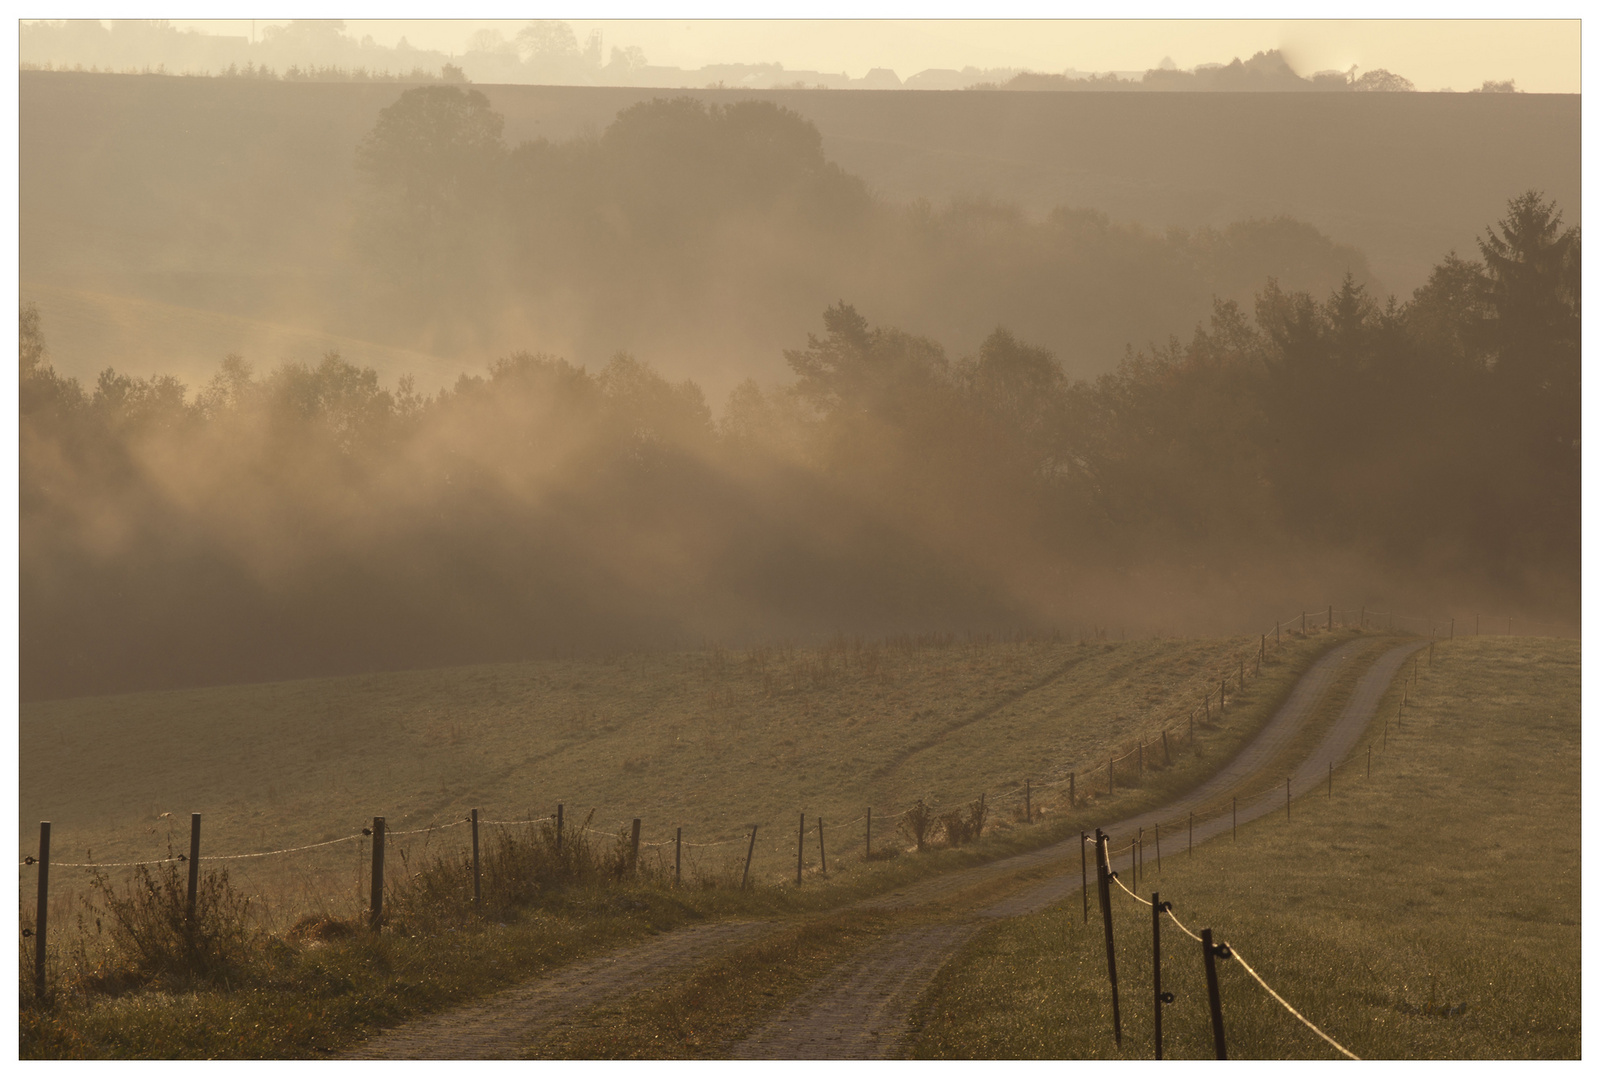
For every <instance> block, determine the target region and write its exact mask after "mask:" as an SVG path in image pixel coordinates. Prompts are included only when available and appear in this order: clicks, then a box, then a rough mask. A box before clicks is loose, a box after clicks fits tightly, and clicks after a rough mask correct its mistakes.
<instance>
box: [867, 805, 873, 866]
mask: <svg viewBox="0 0 1601 1080" xmlns="http://www.w3.org/2000/svg"><path fill="white" fill-rule="evenodd" d="M867 857H868V858H869V859H871V858H872V857H873V808H872V807H871V806H869V807H868V808H867Z"/></svg>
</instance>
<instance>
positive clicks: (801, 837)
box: [795, 810, 806, 885]
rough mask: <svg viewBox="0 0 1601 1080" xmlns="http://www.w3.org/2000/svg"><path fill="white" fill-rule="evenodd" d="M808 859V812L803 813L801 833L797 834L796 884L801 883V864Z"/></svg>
mask: <svg viewBox="0 0 1601 1080" xmlns="http://www.w3.org/2000/svg"><path fill="white" fill-rule="evenodd" d="M805 858H806V811H804V810H802V811H801V816H800V831H799V832H797V833H796V834H795V884H797V885H799V884H800V883H801V864H802V863H803V862H804V860H805Z"/></svg>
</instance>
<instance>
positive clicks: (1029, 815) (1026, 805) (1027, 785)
mask: <svg viewBox="0 0 1601 1080" xmlns="http://www.w3.org/2000/svg"><path fill="white" fill-rule="evenodd" d="M1023 822H1024V823H1025V824H1027V825H1032V824H1034V782H1033V781H1032V780H1024V781H1023Z"/></svg>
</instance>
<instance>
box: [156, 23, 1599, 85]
mask: <svg viewBox="0 0 1601 1080" xmlns="http://www.w3.org/2000/svg"><path fill="white" fill-rule="evenodd" d="M356 6H357V7H358V8H367V9H369V10H373V9H374V6H373V5H366V4H358V5H356ZM537 6H538V5H535V7H537ZM686 6H687V7H689V8H691V9H693V10H707V5H704V4H702V5H678V6H677V8H676V9H677V10H685V8H686ZM712 7H713V8H714V9H715V8H716V7H717V5H712ZM396 9H397V5H393V4H392V5H389V6H388V7H387V8H384V9H383V10H386V11H395V10H396ZM662 9H663V6H662V5H659V4H658V5H648V4H638V3H636V4H633V5H612V6H611V7H610V8H609V9H608V10H621V11H624V12H633V13H638V12H640V11H642V10H643V11H646V12H648V11H650V10H662ZM941 9H944V10H949V8H948V6H944V5H936V4H934V3H925V4H922V5H919V6H917V7H909V6H907V5H890V6H889V9H888V10H889V12H890V13H894V11H895V10H919V11H925V12H927V11H938V10H941ZM586 10H588V11H594V10H596V6H595V5H591V6H589V7H588V8H587V9H586ZM723 10H742V11H749V10H751V7H750V6H749V5H744V6H741V7H739V8H733V9H729V8H727V7H723ZM808 10H816V11H818V12H820V13H830V14H832V13H836V12H834V11H831V10H830V8H829V6H828V5H826V4H825V5H814V6H812V7H809V8H808ZM876 10H877V11H878V12H880V13H882V12H884V11H885V10H886V9H885V8H883V7H880V8H878V9H876ZM1035 10H1037V9H1035ZM1099 10H1107V7H1105V6H1102V7H1100V8H1099ZM1281 10H1282V9H1281ZM1457 10H1462V9H1461V8H1458V9H1457ZM1502 10H1505V5H1502ZM522 11H524V12H526V14H524V15H521V17H519V18H515V19H505V20H488V19H471V20H468V19H433V20H429V19H350V20H347V21H348V23H349V30H350V32H351V33H353V34H355V35H356V36H357V37H360V36H362V35H364V34H370V35H372V37H373V39H374V40H376V41H377V42H379V43H380V44H384V45H393V44H395V42H397V41H399V40H400V38H401V37H402V36H404V37H406V38H407V39H408V40H409V41H410V42H411V44H412V45H415V46H417V47H419V48H431V49H438V50H441V51H444V52H452V51H456V52H459V51H461V49H462V47H463V45H464V43H465V42H466V40H467V38H468V36H469V35H471V34H472V33H473V32H474V31H476V30H479V29H484V28H490V27H493V28H497V29H499V30H501V31H502V32H503V33H504V34H505V35H506V36H507V37H508V38H509V37H512V36H513V35H515V33H516V32H517V30H518V29H519V28H520V27H521V26H523V25H524V23H525V22H526V21H527V19H528V18H529V17H533V16H539V15H542V16H545V17H560V16H562V15H563V14H564V13H565V14H571V9H570V8H569V9H556V10H553V11H552V10H546V11H539V10H529V9H528V7H526V6H524V7H523V8H522ZM173 21H174V22H175V23H177V24H178V25H180V26H194V27H197V28H203V29H206V30H208V31H212V32H221V33H238V34H245V33H248V32H249V29H250V23H249V21H248V20H219V19H209V20H177V19H175V20H173ZM567 21H568V22H569V23H571V24H572V26H573V28H574V30H576V31H577V33H578V36H579V38H580V40H582V39H583V38H584V37H585V36H586V35H587V34H588V33H589V31H590V30H591V29H599V30H601V32H602V33H603V35H604V39H605V44H606V47H607V50H608V52H609V50H610V48H611V47H612V46H614V45H617V46H627V45H638V46H639V47H640V48H642V49H643V50H644V51H645V55H646V56H647V57H648V58H649V60H650V62H651V63H653V64H663V65H669V66H673V67H683V68H698V67H701V66H703V65H705V64H709V63H719V62H721V63H728V62H764V61H777V62H779V63H782V64H783V65H784V66H785V67H786V68H791V69H798V70H817V71H829V72H840V71H843V72H846V73H847V74H849V75H851V76H853V77H854V76H860V75H862V74H865V73H866V71H867V69H869V68H872V67H888V68H893V69H894V70H895V71H896V73H898V74H899V75H900V76H901V78H903V79H904V78H906V77H908V76H910V75H913V74H916V73H917V72H919V71H922V70H924V69H925V68H961V67H966V66H968V65H972V66H975V67H1022V68H1030V69H1033V70H1037V71H1061V70H1064V69H1066V68H1076V69H1078V70H1081V71H1143V70H1145V69H1146V68H1151V67H1155V66H1157V65H1158V64H1159V63H1160V62H1161V61H1162V59H1163V58H1164V57H1171V58H1172V59H1173V61H1174V62H1175V63H1176V64H1177V65H1178V66H1179V67H1181V68H1189V67H1193V66H1195V65H1196V64H1201V63H1227V62H1228V61H1229V60H1231V59H1233V58H1234V57H1236V56H1239V57H1241V58H1245V57H1249V56H1250V55H1251V54H1252V53H1254V52H1257V51H1260V50H1264V49H1274V48H1277V49H1282V50H1283V51H1284V52H1285V54H1286V56H1287V57H1288V58H1289V60H1290V63H1291V65H1292V66H1293V67H1295V68H1296V70H1297V71H1299V72H1301V73H1302V74H1310V73H1311V72H1313V71H1317V70H1322V69H1327V68H1335V69H1339V70H1346V69H1348V68H1350V67H1351V66H1352V65H1353V64H1354V65H1356V66H1357V67H1358V68H1360V69H1361V70H1363V71H1367V70H1371V69H1373V68H1387V69H1389V70H1391V71H1393V72H1395V73H1397V74H1400V75H1404V76H1406V77H1407V78H1409V79H1411V80H1412V81H1413V82H1414V83H1415V84H1417V87H1418V89H1420V90H1439V89H1444V88H1447V87H1449V88H1452V89H1455V90H1469V89H1473V88H1476V87H1478V86H1479V85H1480V84H1481V83H1483V82H1484V81H1485V80H1486V79H1496V80H1503V79H1516V80H1517V84H1518V87H1519V88H1520V89H1525V90H1530V91H1536V92H1548V93H1577V92H1578V91H1579V82H1580V75H1579V22H1578V20H1577V19H1569V20H1533V19H1529V20H1468V19H1451V20H1417V19H1396V20H1376V19H1362V20H1325V19H1318V20H1311V19H1308V20H1284V19H1250V20H1242V19H1235V20H1223V19H1218V20H1196V19H1190V20H1180V19H1145V20H1131V19H1124V20H1078V19H1072V20H1068V19H1060V20H1040V19H1012V20H999V19H997V20H954V19H867V20H841V19H835V20H822V19H818V20H792V19H791V20H780V19H775V20H767V21H763V20H752V19H716V20H711V19H703V20H685V19H671V20H668V19H615V20H605V21H597V20H593V19H580V18H568V19H567ZM268 22H269V21H268V20H262V21H260V22H258V23H257V24H256V26H257V29H258V30H259V29H260V28H261V27H262V26H265V25H268Z"/></svg>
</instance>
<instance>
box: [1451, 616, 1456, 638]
mask: <svg viewBox="0 0 1601 1080" xmlns="http://www.w3.org/2000/svg"><path fill="white" fill-rule="evenodd" d="M1451 640H1452V641H1455V640H1456V620H1455V619H1452V620H1451Z"/></svg>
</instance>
